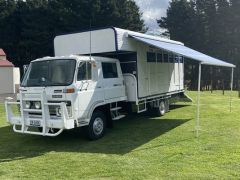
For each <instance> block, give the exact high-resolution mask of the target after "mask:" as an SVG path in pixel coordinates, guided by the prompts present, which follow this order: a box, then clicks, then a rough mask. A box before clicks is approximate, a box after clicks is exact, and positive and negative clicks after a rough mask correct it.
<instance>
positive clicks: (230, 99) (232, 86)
mask: <svg viewBox="0 0 240 180" xmlns="http://www.w3.org/2000/svg"><path fill="white" fill-rule="evenodd" d="M233 73H234V69H233V68H232V75H231V92H230V112H232V91H233Z"/></svg>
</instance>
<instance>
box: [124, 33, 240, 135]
mask: <svg viewBox="0 0 240 180" xmlns="http://www.w3.org/2000/svg"><path fill="white" fill-rule="evenodd" d="M128 36H129V37H131V38H134V39H135V40H137V41H140V42H142V43H145V44H149V45H152V46H154V47H156V48H159V49H162V50H165V51H167V52H171V53H174V54H177V55H180V56H183V57H186V58H189V59H192V60H195V61H198V62H199V66H198V93H197V110H196V124H195V132H196V137H197V138H198V137H199V131H200V100H201V94H200V92H201V76H202V65H214V66H223V67H230V68H231V70H232V73H231V85H230V86H231V92H230V98H229V101H230V103H229V106H230V112H231V111H232V91H233V75H234V68H235V67H236V66H235V65H233V64H230V63H227V62H224V61H221V60H218V59H216V58H213V57H211V56H208V55H205V54H203V53H200V52H198V51H195V50H193V49H190V48H188V47H186V46H184V45H183V44H179V43H171V42H162V41H159V40H156V39H150V38H145V37H141V36H137V35H134V34H128ZM156 42H159V46H157V44H156ZM160 43H161V45H160ZM164 44H166V47H169V48H166V47H164ZM171 46H172V47H171ZM173 47H176V52H175V51H174V50H173V49H174V48H173ZM177 49H178V50H177ZM184 49H185V50H186V52H187V51H188V54H187V53H186V52H185V53H183V52H184ZM191 52H193V53H195V56H193V55H192V56H191V55H189V53H191ZM208 58H209V60H208V61H207V60H206V59H208Z"/></svg>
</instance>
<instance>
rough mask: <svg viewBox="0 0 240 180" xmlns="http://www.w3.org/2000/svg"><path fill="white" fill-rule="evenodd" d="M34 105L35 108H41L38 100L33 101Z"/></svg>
mask: <svg viewBox="0 0 240 180" xmlns="http://www.w3.org/2000/svg"><path fill="white" fill-rule="evenodd" d="M34 107H35V108H36V109H41V102H39V101H37V102H35V103H34Z"/></svg>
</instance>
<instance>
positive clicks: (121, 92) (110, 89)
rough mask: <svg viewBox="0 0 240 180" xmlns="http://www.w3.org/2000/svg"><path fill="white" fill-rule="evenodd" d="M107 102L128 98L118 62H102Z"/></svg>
mask: <svg viewBox="0 0 240 180" xmlns="http://www.w3.org/2000/svg"><path fill="white" fill-rule="evenodd" d="M102 75H103V85H104V94H105V95H104V96H105V100H110V99H114V98H121V97H126V94H125V87H124V84H123V76H122V72H121V69H120V65H119V63H117V62H102Z"/></svg>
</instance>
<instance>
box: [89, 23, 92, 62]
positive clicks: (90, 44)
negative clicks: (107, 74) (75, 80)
mask: <svg viewBox="0 0 240 180" xmlns="http://www.w3.org/2000/svg"><path fill="white" fill-rule="evenodd" d="M89 40H90V43H89V46H90V47H89V48H90V62H91V61H92V19H90V39H89Z"/></svg>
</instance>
